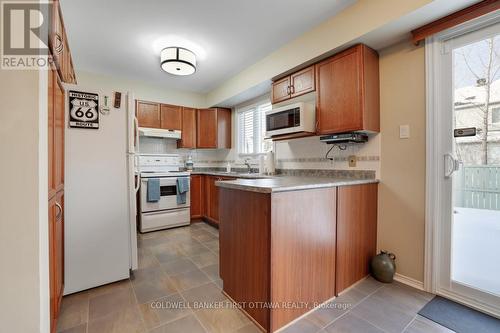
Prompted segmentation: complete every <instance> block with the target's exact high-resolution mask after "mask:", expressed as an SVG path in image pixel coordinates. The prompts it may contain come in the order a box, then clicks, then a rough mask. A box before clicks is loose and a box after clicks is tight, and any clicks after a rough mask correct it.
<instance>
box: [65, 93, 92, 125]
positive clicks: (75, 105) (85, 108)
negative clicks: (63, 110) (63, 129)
mask: <svg viewBox="0 0 500 333" xmlns="http://www.w3.org/2000/svg"><path fill="white" fill-rule="evenodd" d="M98 110H99V95H97V94H92V93H85V92H79V91H70V92H69V127H74V128H91V129H98V128H99V111H98Z"/></svg>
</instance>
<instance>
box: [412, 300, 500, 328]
mask: <svg viewBox="0 0 500 333" xmlns="http://www.w3.org/2000/svg"><path fill="white" fill-rule="evenodd" d="M418 314H419V315H421V316H423V317H426V318H427V319H430V320H432V321H434V322H436V323H438V324H440V325H443V326H445V327H447V328H449V329H451V330H453V331H455V332H458V333H493V332H500V320H499V319H496V318H494V317H491V316H489V315H487V314H484V313H482V312H479V311H476V310H473V309H471V308H468V307H466V306H463V305H461V304H458V303H456V302H453V301H450V300H448V299H446V298H443V297H440V296H436V297H434V298H433V299H432V300H431V301H430V302H429V303H427V304H426V305H425V306H424V307H423V308H422V309H421V310H420V312H419V313H418Z"/></svg>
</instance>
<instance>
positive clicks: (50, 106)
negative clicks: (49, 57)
mask: <svg viewBox="0 0 500 333" xmlns="http://www.w3.org/2000/svg"><path fill="white" fill-rule="evenodd" d="M55 72H56V71H55V70H54V69H51V70H50V71H49V72H48V92H47V113H48V121H47V126H48V128H47V131H48V133H47V134H48V156H47V157H48V167H49V170H48V171H49V172H48V173H49V174H48V177H49V199H50V198H52V197H53V196H54V195H55V194H56V187H55V182H54V126H55V120H54V105H55V103H54V93H55V89H54V88H55V86H54V80H57V78H56V77H55V75H56V74H55Z"/></svg>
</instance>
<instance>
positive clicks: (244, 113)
mask: <svg viewBox="0 0 500 333" xmlns="http://www.w3.org/2000/svg"><path fill="white" fill-rule="evenodd" d="M269 110H271V103H270V102H269V100H265V101H261V102H259V103H256V104H253V105H250V106H247V107H244V108H242V109H240V110H238V111H237V114H238V153H239V154H261V153H267V152H269V151H271V148H272V141H271V140H269V139H265V135H266V111H269Z"/></svg>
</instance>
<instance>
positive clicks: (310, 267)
mask: <svg viewBox="0 0 500 333" xmlns="http://www.w3.org/2000/svg"><path fill="white" fill-rule="evenodd" d="M219 190H220V194H219V195H220V202H219V205H220V206H219V207H220V224H219V245H220V275H221V278H222V280H223V286H224V287H223V290H224V292H225V293H226V294H227V295H228V296H229V297H230V298H232V299H233V300H234V301H236V302H241V304H243V310H244V311H245V312H246V313H247V314H248V315H249V316H251V317H252V318H253V319H254V321H255V322H256V323H258V324H259V325H260V326H261V328H263V330H265V331H266V332H275V331H277V330H279V329H280V328H282V327H283V326H285V325H287V324H289V323H290V322H292V321H293V320H295V319H297V318H298V317H300V316H302V315H303V314H305V313H307V312H308V311H310V310H312V307H311V304H316V305H319V304H321V303H324V302H325V301H327V300H329V299H331V298H332V297H334V296H336V295H338V292H340V291H342V290H344V289H345V288H347V287H349V286H351V285H352V284H354V283H355V282H357V281H359V280H360V279H362V278H364V277H365V276H366V275H367V274H368V263H369V259H370V258H371V256H373V255H374V254H375V249H376V238H377V231H376V229H377V209H376V207H377V184H363V185H352V186H340V187H331V188H323V189H309V190H302V191H289V192H276V193H258V192H252V191H244V190H237V189H229V188H219ZM251 302H271V304H273V305H275V304H281V305H284V304H296V305H297V304H306V303H307V304H308V306H295V307H294V306H291V307H283V306H278V307H272V308H267V307H255V306H253V307H250V306H247V304H256V303H251Z"/></svg>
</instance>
